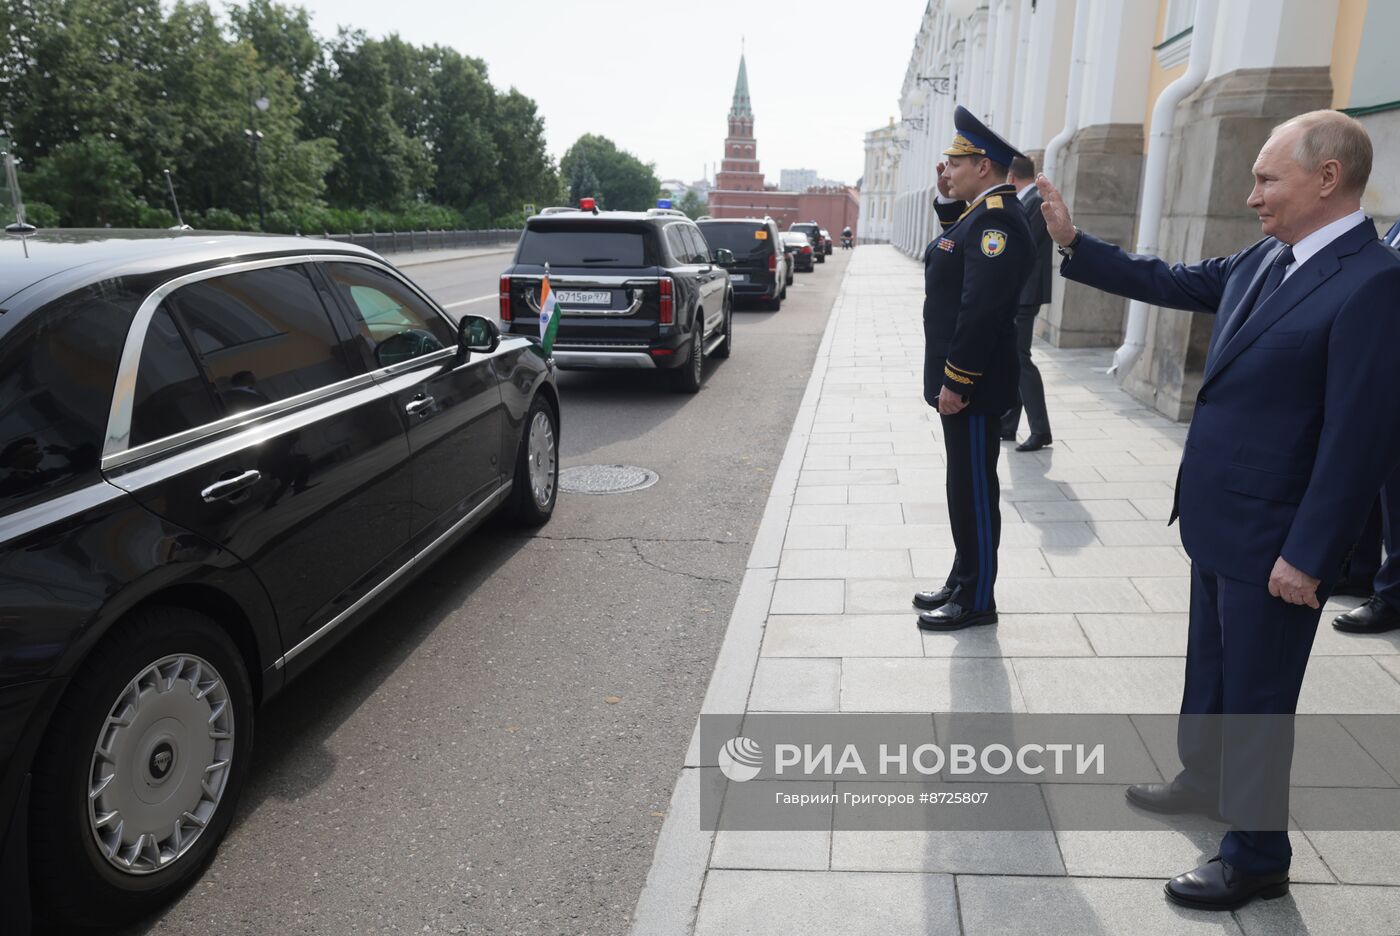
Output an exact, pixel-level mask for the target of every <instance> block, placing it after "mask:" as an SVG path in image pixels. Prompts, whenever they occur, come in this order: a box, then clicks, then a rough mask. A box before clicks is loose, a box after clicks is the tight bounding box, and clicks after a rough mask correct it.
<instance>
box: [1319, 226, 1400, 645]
mask: <svg viewBox="0 0 1400 936" xmlns="http://www.w3.org/2000/svg"><path fill="white" fill-rule="evenodd" d="M1381 240H1383V241H1384V242H1385V243H1386V245H1387V246H1389V247H1392V248H1396V249H1400V221H1396V222H1395V223H1394V224H1392V225H1391V226H1390V230H1389V231H1387V232H1386V234H1385V237H1383V238H1381ZM1382 543H1384V545H1385V561H1384V562H1382V561H1381V545H1382ZM1347 573H1348V575H1347V577H1348V579H1349V580H1350V581H1348V582H1347V584H1348V585H1350V586H1351V588H1353V589H1356V588H1359V589H1364V590H1363V591H1362V592H1361V594H1362V596H1363V597H1365V598H1366V601H1365V602H1364V603H1362V604H1361V605H1360V607H1356V608H1353V609H1352V610H1350V611H1348V612H1346V613H1345V614H1339V615H1337V617H1336V619H1335V620H1333V621H1332V626H1333V627H1334V628H1336V629H1337V630H1339V631H1345V632H1346V633H1348V634H1383V633H1385V632H1386V631H1392V630H1395V629H1396V628H1400V469H1397V470H1396V472H1395V474H1393V475H1391V476H1390V478H1389V479H1387V480H1386V482H1385V486H1384V487H1382V488H1381V496H1380V498H1379V499H1378V500H1377V501H1376V505H1375V506H1374V507H1373V508H1372V509H1371V516H1370V518H1369V519H1368V520H1367V522H1366V527H1365V529H1363V530H1362V532H1361V538H1360V540H1358V541H1357V544H1356V549H1355V551H1354V552H1353V553H1352V557H1351V567H1350V568H1349V569H1348V570H1347ZM1349 590H1350V589H1349ZM1353 593H1354V592H1353Z"/></svg>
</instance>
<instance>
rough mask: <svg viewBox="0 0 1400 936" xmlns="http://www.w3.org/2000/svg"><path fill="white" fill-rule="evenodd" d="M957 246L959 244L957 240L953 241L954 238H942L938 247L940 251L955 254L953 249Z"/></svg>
mask: <svg viewBox="0 0 1400 936" xmlns="http://www.w3.org/2000/svg"><path fill="white" fill-rule="evenodd" d="M956 246H958V242H957V241H955V240H953V239H952V238H949V237H940V238H939V239H938V244H937V247H938V249H939V250H942V251H944V252H945V253H952V252H953V248H954V247H956Z"/></svg>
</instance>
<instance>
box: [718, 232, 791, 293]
mask: <svg viewBox="0 0 1400 936" xmlns="http://www.w3.org/2000/svg"><path fill="white" fill-rule="evenodd" d="M698 224H699V226H700V233H702V234H704V235H705V240H706V241H707V242H708V243H709V245H710V248H711V249H712V250H719V249H724V250H728V251H729V252H730V253H731V254H732V255H733V257H734V259H733V262H731V263H727V264H725V268H726V269H727V270H728V271H729V281H730V283H731V284H732V285H733V287H734V297H735V298H736V299H756V300H758V301H760V302H762V303H764V305H766V306H767V307H768V309H770V310H771V311H773V312H776V311H778V309H780V308H782V305H783V299H784V298H786V297H787V287H788V283H790V282H792V270H791V265H790V264H791V261H790V260H789V258H788V255H787V253H786V252H784V250H783V247H782V243H781V241H780V234H779V231H778V225H777V223H776V222H774V220H773V219H772V218H732V219H731V218H725V219H722V220H721V219H711V220H709V221H700V222H698Z"/></svg>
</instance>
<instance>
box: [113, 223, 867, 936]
mask: <svg viewBox="0 0 1400 936" xmlns="http://www.w3.org/2000/svg"><path fill="white" fill-rule="evenodd" d="M846 256H847V255H844V254H843V253H842V252H841V251H839V250H838V251H837V252H836V253H835V255H834V256H833V257H832V258H830V260H829V262H827V263H826V264H824V265H820V266H818V267H817V269H816V271H815V272H814V273H799V274H797V279H796V281H795V283H794V285H793V287H791V288H790V289H789V292H788V300H787V302H786V303H785V304H784V306H783V308H782V310H781V311H780V312H777V313H772V312H764V311H756V310H749V309H743V308H741V309H739V310H738V311H736V314H735V348H734V354H733V356H732V357H731V358H729V359H728V360H725V361H711V362H709V364H708V365H707V367H706V380H705V384H704V387H703V389H702V390H701V392H700V393H699V394H697V395H695V396H680V395H675V394H673V393H670V392H668V391H667V390H666V389H665V388H664V386H663V383H662V381H661V380H660V379H659V378H660V377H661V376H662V375H660V374H646V373H637V372H633V373H622V372H616V373H580V372H573V373H564V374H561V375H560V380H559V384H560V390H561V394H562V397H563V427H562V440H561V441H562V453H561V454H562V464H563V465H564V466H565V467H569V466H573V465H585V464H631V465H640V466H643V467H646V468H650V469H652V470H654V471H656V472H658V473H659V475H660V481H659V482H658V483H657V484H656V485H655V486H654V487H651V488H649V489H647V490H644V491H640V492H637V493H633V494H624V495H613V496H604V497H598V496H586V495H563V496H561V497H560V500H559V504H558V508H557V510H556V512H555V515H554V518H553V520H552V521H551V522H550V523H549V524H548V525H547V526H545V527H544V528H543V529H541V530H539V531H538V532H536V533H534V534H533V535H525V534H522V533H520V532H518V531H516V530H513V529H511V528H509V527H506V526H503V525H501V524H498V523H492V524H489V525H488V526H487V527H485V528H483V529H481V530H479V531H478V532H477V533H476V534H475V535H474V536H472V537H471V538H470V539H469V540H468V541H466V542H465V543H463V544H462V545H461V546H459V547H458V548H457V549H455V550H454V551H453V552H452V553H450V554H449V555H447V556H446V557H444V558H443V559H442V560H440V561H439V562H438V563H437V564H436V565H435V566H434V567H432V568H431V569H429V570H428V571H427V572H426V573H425V574H424V575H423V576H422V577H420V578H419V579H417V580H416V582H415V583H414V584H413V585H411V586H410V587H409V588H408V589H407V590H406V592H404V593H402V594H401V595H400V597H399V598H398V599H397V601H396V603H395V605H394V606H392V607H390V608H388V609H386V610H384V611H382V612H381V613H379V614H378V615H376V616H375V617H374V618H372V619H371V620H369V621H367V622H366V623H365V624H364V625H363V626H362V627H361V628H360V629H359V630H358V631H357V632H356V633H355V634H354V635H352V636H351V637H349V638H348V639H347V640H346V641H345V642H344V643H342V644H341V645H340V646H339V647H338V648H337V649H336V650H335V651H334V652H333V653H332V654H331V655H330V656H329V657H328V658H327V659H325V660H324V661H323V662H321V663H320V665H319V666H317V667H316V668H315V669H314V670H313V671H312V672H310V673H308V674H307V675H306V677H305V678H304V679H303V680H301V681H300V682H299V683H296V684H294V685H293V686H291V687H289V688H288V689H287V691H286V692H285V693H283V695H281V696H280V697H278V699H276V700H275V701H274V702H273V703H272V704H271V705H270V706H269V707H268V708H267V709H265V710H264V711H263V712H261V713H260V720H259V723H258V737H257V749H256V751H255V753H254V758H255V764H254V766H253V772H252V780H251V782H250V785H249V788H248V789H247V790H246V792H245V794H244V797H243V800H242V803H241V806H240V809H239V813H238V817H237V819H236V821H235V825H234V827H233V829H232V831H231V833H230V835H229V837H228V839H227V840H226V842H225V843H224V845H223V847H222V848H221V849H220V851H219V853H218V855H217V856H216V858H215V860H214V863H213V864H212V865H211V867H210V868H209V869H208V870H207V871H206V873H205V874H204V875H203V877H202V878H200V880H199V881H198V882H197V883H196V884H195V885H194V886H193V887H192V888H191V889H190V891H189V892H188V893H187V894H185V895H184V897H183V898H182V899H181V900H180V901H179V902H177V903H176V904H174V905H173V906H172V907H171V908H170V909H169V910H167V911H166V912H165V913H164V914H163V915H162V916H161V917H160V918H158V919H156V920H154V921H152V922H150V923H148V924H146V925H143V926H140V927H137V928H134V929H130V930H127V931H126V932H127V933H128V934H137V933H158V934H173V933H179V934H187V933H188V934H195V933H218V934H245V933H256V934H265V933H266V934H280V933H287V932H297V933H300V934H327V936H331V934H334V936H344V934H348V933H355V934H359V933H398V932H402V933H465V934H471V936H496V934H548V936H581V934H588V936H612V934H625V933H626V931H627V926H628V922H629V918H630V915H631V912H632V909H633V906H634V904H635V903H636V899H637V895H638V893H639V892H640V891H641V887H642V884H643V883H644V881H645V879H646V874H647V870H648V868H649V867H650V864H651V858H652V850H653V847H654V845H655V839H656V834H657V832H658V830H659V829H660V826H661V822H662V819H663V812H662V811H663V810H665V809H666V808H667V805H668V803H669V799H670V794H671V786H672V784H673V783H674V781H675V779H676V776H677V773H678V771H679V769H680V766H681V761H682V758H683V757H684V753H685V749H686V746H687V743H688V741H689V738H690V732H691V729H692V728H693V726H694V723H695V717H696V714H697V712H698V711H699V707H700V702H701V699H702V697H703V695H704V691H705V687H706V685H707V683H708V680H709V676H710V672H711V668H712V666H713V663H714V659H715V655H716V653H717V652H718V649H719V644H720V640H721V638H722V636H723V632H724V627H725V625H726V624H727V622H728V619H729V613H730V610H731V608H732V606H733V603H734V599H735V596H736V594H737V592H738V587H739V582H740V580H741V578H742V575H743V567H744V564H745V562H746V561H747V558H748V554H749V549H750V546H751V544H752V541H753V537H754V535H755V532H756V530H757V527H758V523H759V520H760V517H761V514H762V511H763V507H764V503H765V501H766V499H767V496H768V490H769V487H770V485H771V482H772V477H773V473H774V471H775V470H776V468H777V465H778V461H779V459H780V457H781V455H782V452H783V448H784V446H785V444H786V442H787V438H788V435H789V433H790V431H791V427H792V422H793V419H794V417H795V414H796V411H797V407H798V404H799V402H800V400H801V396H802V393H803V390H804V389H805V387H806V383H807V379H808V376H809V373H810V370H811V363H812V360H813V358H814V357H815V353H816V348H817V345H818V343H819V341H820V337H821V333H822V330H823V328H824V327H825V325H826V321H827V317H828V314H829V312H830V309H831V305H832V302H833V300H834V298H835V296H836V292H837V289H838V288H839V285H840V281H841V278H842V275H843V273H844V271H845V266H846ZM505 259H506V258H505V257H503V256H493V257H482V258H477V259H473V260H470V261H463V262H459V263H447V264H434V265H431V266H420V267H416V268H410V269H409V270H408V272H409V273H410V275H411V276H412V277H413V278H414V279H415V280H417V281H418V282H420V283H421V284H422V285H423V286H424V287H426V288H427V289H428V290H429V291H430V292H431V293H433V294H434V296H436V297H437V298H438V299H439V301H441V302H442V303H444V304H447V305H452V304H454V303H460V302H462V301H463V300H471V299H473V298H475V297H481V296H488V295H489V296H494V293H495V288H496V277H497V275H498V274H499V271H500V269H501V267H502V266H503V261H504V260H505ZM454 311H480V312H482V313H486V314H494V312H495V307H494V301H493V300H489V299H488V300H482V301H480V302H475V303H468V304H464V305H456V306H454Z"/></svg>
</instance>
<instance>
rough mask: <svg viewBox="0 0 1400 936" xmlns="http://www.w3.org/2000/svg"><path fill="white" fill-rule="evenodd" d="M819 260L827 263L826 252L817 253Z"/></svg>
mask: <svg viewBox="0 0 1400 936" xmlns="http://www.w3.org/2000/svg"><path fill="white" fill-rule="evenodd" d="M817 262H818V263H825V262H826V254H820V253H819V254H817Z"/></svg>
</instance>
